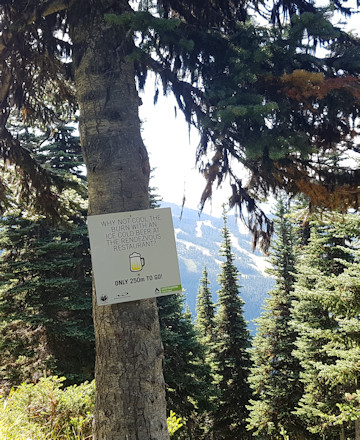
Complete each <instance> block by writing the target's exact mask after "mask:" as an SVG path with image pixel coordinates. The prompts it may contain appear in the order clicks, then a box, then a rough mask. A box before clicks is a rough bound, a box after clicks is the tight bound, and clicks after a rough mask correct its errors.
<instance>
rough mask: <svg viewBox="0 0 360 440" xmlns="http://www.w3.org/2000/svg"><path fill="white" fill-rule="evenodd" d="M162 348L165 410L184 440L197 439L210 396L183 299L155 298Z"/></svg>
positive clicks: (207, 372)
mask: <svg viewBox="0 0 360 440" xmlns="http://www.w3.org/2000/svg"><path fill="white" fill-rule="evenodd" d="M157 303H158V308H159V320H160V330H161V336H162V340H163V344H164V378H165V384H166V401H167V406H168V409H169V410H172V411H174V412H175V413H176V414H177V415H178V416H180V417H181V418H182V420H183V422H184V424H185V427H184V428H183V429H182V430H180V431H179V433H177V436H180V438H183V437H182V436H181V435H182V433H184V430H185V429H186V435H185V437H184V438H186V439H200V438H201V436H202V434H203V432H204V430H205V427H203V426H201V423H202V422H201V420H202V417H201V414H202V413H203V412H204V411H205V410H207V409H208V406H209V403H208V402H209V398H210V393H211V377H210V367H209V365H207V364H206V362H205V350H204V347H203V345H202V344H201V343H200V341H199V340H198V338H197V333H196V330H195V327H194V323H193V319H192V315H191V312H190V310H189V309H188V308H186V309H185V310H184V295H169V296H165V297H163V298H157Z"/></svg>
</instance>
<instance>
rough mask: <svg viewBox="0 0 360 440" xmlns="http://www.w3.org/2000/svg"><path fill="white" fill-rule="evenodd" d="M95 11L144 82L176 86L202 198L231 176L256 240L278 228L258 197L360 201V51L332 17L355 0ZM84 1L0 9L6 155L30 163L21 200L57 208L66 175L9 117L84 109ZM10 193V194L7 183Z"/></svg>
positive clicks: (98, 7)
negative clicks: (192, 137)
mask: <svg viewBox="0 0 360 440" xmlns="http://www.w3.org/2000/svg"><path fill="white" fill-rule="evenodd" d="M91 5H92V9H93V11H94V13H95V14H103V15H105V17H106V20H107V25H108V26H110V27H112V26H114V28H115V32H118V33H121V35H123V38H124V39H127V40H129V41H135V43H136V44H135V45H133V46H132V49H131V50H130V51H128V59H131V60H132V62H133V63H134V66H135V72H136V75H137V78H138V84H139V86H140V87H143V86H144V84H145V80H146V76H147V72H148V71H150V70H151V71H154V72H155V73H156V74H157V75H158V77H159V78H160V79H161V82H162V85H163V90H164V93H165V94H166V93H170V92H172V93H174V95H175V96H176V99H177V103H178V107H179V108H180V109H181V110H182V111H183V112H184V114H185V116H186V119H187V121H188V123H189V124H193V125H195V126H196V127H197V128H198V129H199V130H200V133H201V141H200V144H199V147H198V152H197V158H198V167H199V170H200V171H201V172H202V173H203V174H204V176H205V179H206V182H207V183H206V187H205V190H204V192H203V196H202V200H201V204H202V205H203V204H204V203H205V202H206V200H207V199H209V198H211V194H212V191H213V187H214V186H216V185H220V184H222V183H223V182H224V181H225V180H226V178H229V182H230V185H231V204H232V205H234V206H238V207H239V209H240V214H241V215H242V216H243V217H244V218H245V214H246V213H248V214H250V216H249V218H248V219H247V221H248V226H249V227H250V229H251V230H252V232H253V233H254V238H255V243H256V242H258V241H260V242H261V241H262V240H263V245H264V247H265V248H266V247H267V245H268V237H269V234H270V233H271V232H272V225H271V222H270V221H269V220H268V219H267V217H266V215H265V214H264V212H263V211H262V210H261V208H260V207H259V206H258V201H259V200H262V198H263V197H266V196H267V195H269V194H270V193H271V192H275V193H277V192H278V191H279V190H283V189H285V190H287V191H288V192H289V193H291V194H297V193H300V192H301V193H305V194H307V196H308V197H309V199H310V203H311V205H312V206H313V205H321V206H323V207H330V208H344V209H345V208H348V207H349V206H351V207H354V208H357V207H358V204H359V200H360V198H359V189H358V186H359V181H360V174H359V171H358V170H357V169H355V168H354V169H351V168H349V166H348V163H346V162H343V159H345V158H348V157H349V156H350V157H354V155H355V156H356V155H357V154H358V153H359V151H358V147H357V144H356V136H357V135H358V132H359V129H358V126H357V122H356V121H357V118H358V112H359V99H360V87H359V69H360V63H359V54H360V45H359V39H358V37H356V36H354V35H352V34H351V33H348V32H346V31H345V30H343V29H342V28H341V26H340V25H334V24H332V20H331V18H332V16H333V14H334V13H337V14H342V15H344V16H345V17H348V16H349V15H351V13H352V12H354V11H352V10H351V8H350V7H348V6H346V5H345V3H344V2H342V1H337V2H333V3H332V4H329V6H327V7H317V6H315V5H314V4H313V2H310V1H300V0H299V1H296V2H290V3H289V2H285V1H276V2H273V3H269V4H263V3H261V2H257V1H251V2H250V1H249V2H245V1H241V2H233V1H224V0H217V1H216V2H214V1H212V2H210V1H197V0H196V1H195V0H194V1H183V0H166V1H164V0H161V1H160V0H159V1H140V2H126V1H123V0H121V1H120V0H117V1H114V0H111V1H110V0H106V1H105V0H101V1H100V0H96V1H94V2H92V3H91ZM82 8H89V5H88V2H85V1H82V0H77V1H75V0H62V1H60V0H48V1H45V0H43V1H40V2H39V1H37V0H36V1H35V0H30V1H16V2H14V1H12V0H7V1H5V2H3V3H2V6H1V12H2V15H1V28H2V34H1V38H0V40H1V41H0V69H1V87H0V107H1V109H2V114H1V119H0V129H1V133H2V136H1V142H2V148H1V154H2V157H3V158H4V159H5V160H6V161H8V162H10V163H13V164H14V165H15V166H16V167H17V168H18V169H19V170H21V175H22V180H23V182H22V183H23V186H22V188H23V196H24V197H27V198H28V199H29V200H31V197H30V195H32V196H35V197H37V198H38V199H39V200H41V202H42V203H41V205H42V206H44V207H46V208H44V209H46V210H47V211H48V212H52V213H54V212H55V210H56V209H58V201H57V198H56V196H55V193H56V187H58V188H61V186H62V182H61V179H58V178H56V176H54V175H52V174H51V173H48V172H44V170H43V168H42V167H41V166H39V165H38V164H37V162H36V161H35V160H34V159H33V158H32V156H31V155H30V154H29V152H28V151H27V150H26V149H24V148H23V147H22V145H21V143H20V142H19V140H18V139H17V138H16V136H14V135H13V133H12V132H11V130H10V129H9V128H8V127H7V121H8V118H9V115H10V113H11V112H12V111H17V112H18V113H20V114H21V116H22V117H23V119H24V120H25V121H26V122H27V123H29V124H33V123H35V121H36V122H37V123H42V124H50V123H51V122H52V121H54V120H55V119H56V118H57V117H58V111H57V109H58V108H59V107H60V106H61V107H66V108H67V109H68V110H69V111H71V110H74V109H75V108H76V99H75V96H74V88H73V79H74V78H73V64H74V62H75V63H78V62H79V60H73V59H72V58H71V55H72V52H73V49H74V45H72V43H71V40H70V39H69V38H68V37H64V35H67V36H68V34H69V31H70V29H71V26H73V25H74V23H76V22H79V21H81V11H82ZM259 23H260V24H259ZM70 33H71V32H70ZM76 44H77V43H76ZM79 44H80V43H79ZM131 44H133V43H131ZM319 48H320V49H321V50H319V51H318V50H317V49H319ZM77 50H78V53H79V54H80V56H81V53H82V50H81V48H80V49H79V47H77ZM160 91H161V90H160V89H157V90H156V91H155V96H154V100H155V101H156V99H157V98H158V95H159V93H160ZM238 163H240V164H241V165H242V167H244V168H245V169H246V170H247V172H248V173H247V178H244V177H243V175H244V173H243V172H241V171H240V172H239V169H238V167H237V164H238ZM1 188H2V190H1V194H0V195H1V198H2V201H3V202H4V201H5V200H6V182H4V181H2V187H1Z"/></svg>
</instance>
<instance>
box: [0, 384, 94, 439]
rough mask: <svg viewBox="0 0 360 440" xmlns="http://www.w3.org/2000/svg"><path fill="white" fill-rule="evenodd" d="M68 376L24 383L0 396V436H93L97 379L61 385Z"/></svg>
mask: <svg viewBox="0 0 360 440" xmlns="http://www.w3.org/2000/svg"><path fill="white" fill-rule="evenodd" d="M64 380H65V378H59V377H48V378H42V379H40V381H39V382H38V383H37V384H21V385H20V386H19V387H18V388H16V389H12V390H11V391H10V394H9V395H8V396H7V397H6V398H1V399H0V436H1V438H3V439H7V440H27V439H29V438H31V439H33V440H43V439H54V440H68V439H78V440H85V439H90V438H92V436H91V432H92V419H93V417H92V413H93V408H94V393H95V383H94V381H93V382H91V383H88V382H85V383H83V384H81V385H78V386H77V385H73V386H70V387H67V388H62V384H63V382H64Z"/></svg>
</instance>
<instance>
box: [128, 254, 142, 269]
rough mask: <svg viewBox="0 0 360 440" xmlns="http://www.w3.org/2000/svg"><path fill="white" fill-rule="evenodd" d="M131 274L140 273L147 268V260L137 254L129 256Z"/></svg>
mask: <svg viewBox="0 0 360 440" xmlns="http://www.w3.org/2000/svg"><path fill="white" fill-rule="evenodd" d="M129 261H130V270H131V272H139V271H140V270H141V269H142V268H143V267H144V266H145V259H144V258H142V256H141V255H140V254H138V253H137V252H133V253H132V254H131V255H129Z"/></svg>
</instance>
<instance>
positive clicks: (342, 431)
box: [340, 425, 345, 440]
mask: <svg viewBox="0 0 360 440" xmlns="http://www.w3.org/2000/svg"><path fill="white" fill-rule="evenodd" d="M340 440H345V430H344V426H342V425H341V428H340Z"/></svg>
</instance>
